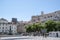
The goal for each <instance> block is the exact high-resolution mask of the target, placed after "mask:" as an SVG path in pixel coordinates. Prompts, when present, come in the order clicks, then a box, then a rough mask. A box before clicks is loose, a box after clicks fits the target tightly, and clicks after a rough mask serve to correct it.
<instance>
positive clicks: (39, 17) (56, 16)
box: [31, 10, 60, 22]
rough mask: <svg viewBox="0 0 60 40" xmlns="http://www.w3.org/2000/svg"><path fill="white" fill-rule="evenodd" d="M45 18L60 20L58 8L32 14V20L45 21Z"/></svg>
mask: <svg viewBox="0 0 60 40" xmlns="http://www.w3.org/2000/svg"><path fill="white" fill-rule="evenodd" d="M47 20H54V21H60V10H59V11H55V12H52V13H48V14H44V13H43V12H41V15H37V16H32V19H31V21H32V22H45V21H47Z"/></svg>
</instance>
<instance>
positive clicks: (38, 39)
mask: <svg viewBox="0 0 60 40" xmlns="http://www.w3.org/2000/svg"><path fill="white" fill-rule="evenodd" d="M5 39H11V40H60V38H57V37H43V36H20V37H0V40H5Z"/></svg>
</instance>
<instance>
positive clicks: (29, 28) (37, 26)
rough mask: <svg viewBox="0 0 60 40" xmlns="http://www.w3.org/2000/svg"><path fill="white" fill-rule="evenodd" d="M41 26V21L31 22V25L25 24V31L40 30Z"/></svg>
mask: <svg viewBox="0 0 60 40" xmlns="http://www.w3.org/2000/svg"><path fill="white" fill-rule="evenodd" d="M43 28H44V27H43V26H42V25H41V23H33V24H32V25H28V26H26V32H36V31H38V32H40V31H41V29H43Z"/></svg>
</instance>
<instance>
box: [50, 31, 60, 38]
mask: <svg viewBox="0 0 60 40" xmlns="http://www.w3.org/2000/svg"><path fill="white" fill-rule="evenodd" d="M49 37H60V32H59V31H56V32H54V31H52V32H49Z"/></svg>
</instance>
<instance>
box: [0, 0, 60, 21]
mask: <svg viewBox="0 0 60 40" xmlns="http://www.w3.org/2000/svg"><path fill="white" fill-rule="evenodd" d="M57 10H60V0H0V18H5V19H7V20H8V21H11V20H12V18H17V20H18V21H29V20H31V17H32V16H34V15H41V11H44V13H45V14H46V13H49V12H54V11H57Z"/></svg>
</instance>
